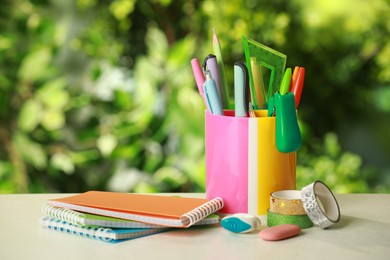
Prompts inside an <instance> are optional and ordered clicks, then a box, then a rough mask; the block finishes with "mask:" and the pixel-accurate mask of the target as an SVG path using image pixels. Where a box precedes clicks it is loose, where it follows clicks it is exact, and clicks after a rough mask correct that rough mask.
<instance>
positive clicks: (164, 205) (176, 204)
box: [48, 191, 223, 227]
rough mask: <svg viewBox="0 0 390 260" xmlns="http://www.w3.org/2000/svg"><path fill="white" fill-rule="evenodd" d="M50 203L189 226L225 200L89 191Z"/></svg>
mask: <svg viewBox="0 0 390 260" xmlns="http://www.w3.org/2000/svg"><path fill="white" fill-rule="evenodd" d="M48 203H49V204H50V205H53V206H56V207H61V208H66V209H72V210H77V211H82V212H87V213H92V214H97V215H102V216H109V217H114V218H122V219H129V220H134V221H140V222H145V223H150V224H156V225H162V226H171V227H189V226H191V225H193V224H194V223H196V222H198V221H200V220H202V219H204V218H205V217H207V216H208V215H210V214H212V213H214V212H216V211H218V210H220V209H221V208H222V207H223V200H222V199H221V198H219V197H217V198H214V199H201V198H184V197H172V196H160V195H146V194H145V195H144V194H134V193H116V192H104V191H88V192H85V193H81V194H78V195H74V196H70V197H65V198H60V199H53V200H50V201H49V202H48Z"/></svg>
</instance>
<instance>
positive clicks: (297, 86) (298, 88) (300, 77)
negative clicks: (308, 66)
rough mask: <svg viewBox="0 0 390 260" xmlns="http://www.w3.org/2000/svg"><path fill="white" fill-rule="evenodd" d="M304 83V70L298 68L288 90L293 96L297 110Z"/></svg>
mask: <svg viewBox="0 0 390 260" xmlns="http://www.w3.org/2000/svg"><path fill="white" fill-rule="evenodd" d="M304 81H305V68H304V67H299V69H298V72H297V76H296V79H295V80H294V81H293V84H292V85H291V90H290V91H291V92H292V93H293V94H294V100H295V107H296V108H298V106H299V102H300V101H301V96H302V90H303V83H304Z"/></svg>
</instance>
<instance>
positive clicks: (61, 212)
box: [42, 204, 219, 228]
mask: <svg viewBox="0 0 390 260" xmlns="http://www.w3.org/2000/svg"><path fill="white" fill-rule="evenodd" d="M42 213H43V214H44V215H45V216H48V217H52V218H56V219H59V220H63V221H66V222H68V223H70V224H74V225H77V226H82V227H84V226H100V227H111V228H166V226H161V225H155V224H148V223H143V222H137V221H133V220H127V219H119V218H113V217H106V216H100V215H95V214H90V213H82V212H78V211H74V210H71V209H64V208H58V207H54V206H52V205H49V204H46V205H44V206H43V207H42ZM217 223H219V216H218V215H217V214H211V215H209V216H207V217H206V218H204V219H202V220H200V221H199V222H197V223H195V224H194V225H212V224H217Z"/></svg>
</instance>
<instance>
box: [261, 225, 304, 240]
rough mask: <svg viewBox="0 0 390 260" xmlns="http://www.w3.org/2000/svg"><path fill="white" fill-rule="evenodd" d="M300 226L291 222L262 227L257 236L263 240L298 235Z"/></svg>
mask: <svg viewBox="0 0 390 260" xmlns="http://www.w3.org/2000/svg"><path fill="white" fill-rule="evenodd" d="M300 232H301V228H300V227H299V226H297V225H293V224H283V225H278V226H273V227H269V228H265V229H263V230H262V231H261V232H260V234H259V236H260V237H261V238H262V239H264V240H269V241H277V240H282V239H286V238H290V237H293V236H296V235H298V234H299V233H300Z"/></svg>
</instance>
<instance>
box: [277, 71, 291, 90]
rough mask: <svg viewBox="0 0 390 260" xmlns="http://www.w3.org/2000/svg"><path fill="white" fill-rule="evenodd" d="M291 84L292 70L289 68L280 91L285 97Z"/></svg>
mask: <svg viewBox="0 0 390 260" xmlns="http://www.w3.org/2000/svg"><path fill="white" fill-rule="evenodd" d="M290 82H291V68H287V69H286V72H285V73H284V76H283V80H282V84H281V85H280V89H279V92H280V94H281V95H284V94H286V93H287V92H288V91H289V89H290Z"/></svg>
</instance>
